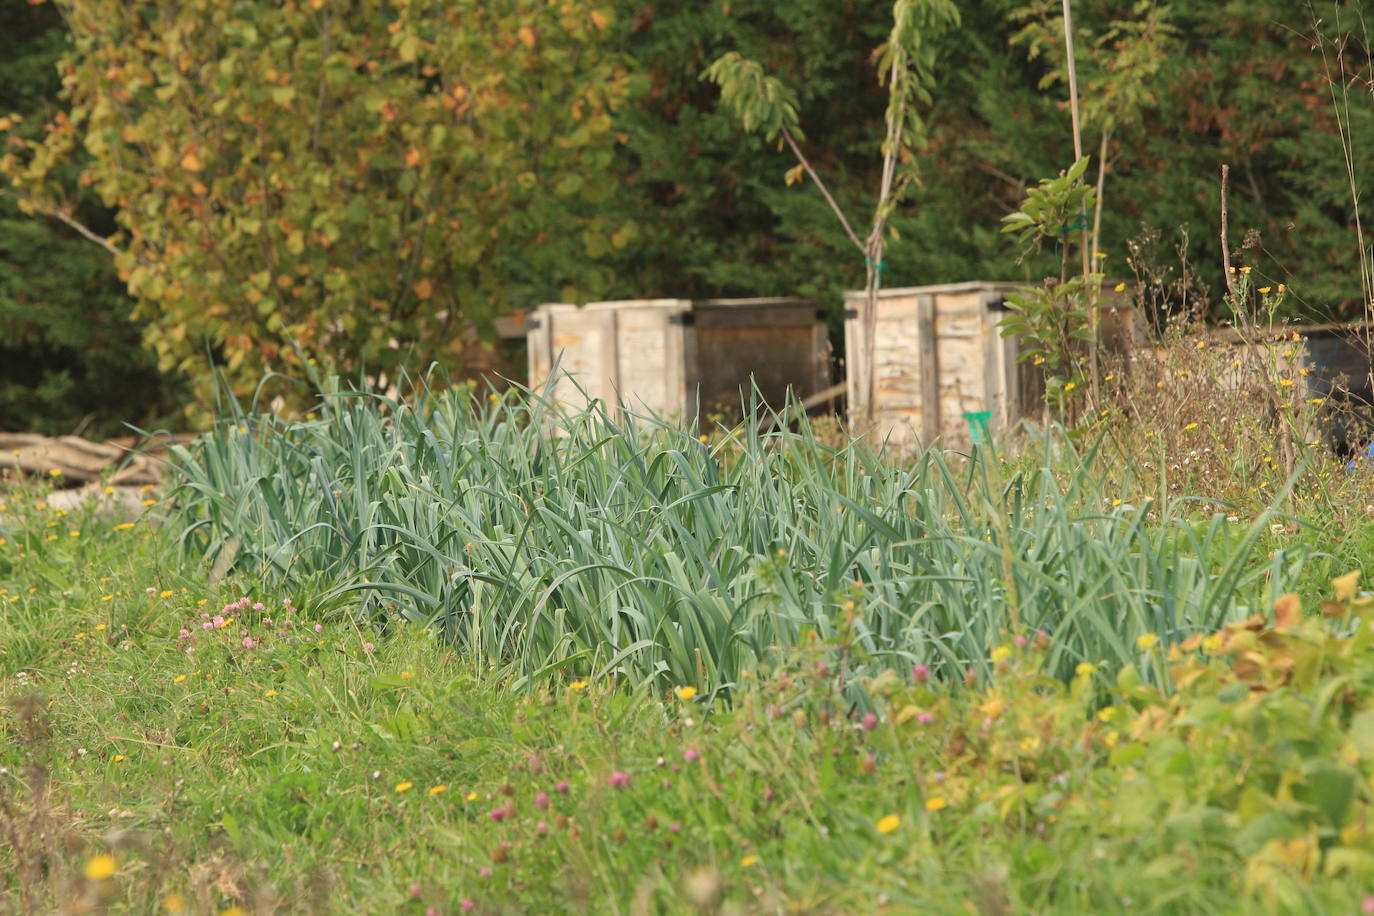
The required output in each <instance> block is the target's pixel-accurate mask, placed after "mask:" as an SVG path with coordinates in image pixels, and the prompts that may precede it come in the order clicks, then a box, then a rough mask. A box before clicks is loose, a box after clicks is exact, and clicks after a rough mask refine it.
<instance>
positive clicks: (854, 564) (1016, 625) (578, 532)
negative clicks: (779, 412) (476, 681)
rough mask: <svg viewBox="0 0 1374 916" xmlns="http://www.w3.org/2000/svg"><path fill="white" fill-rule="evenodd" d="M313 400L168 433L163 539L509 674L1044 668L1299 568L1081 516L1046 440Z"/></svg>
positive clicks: (1229, 532) (1191, 510)
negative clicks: (811, 651) (1037, 641)
mask: <svg viewBox="0 0 1374 916" xmlns="http://www.w3.org/2000/svg"><path fill="white" fill-rule="evenodd" d="M322 401H323V406H322V408H321V413H320V416H319V418H318V419H313V420H309V421H306V422H286V421H283V420H281V419H279V418H276V417H273V416H270V415H255V414H248V413H243V412H241V411H239V410H238V408H237V407H235V408H233V409H232V410H231V412H230V413H229V414H228V415H227V416H226V417H225V418H224V419H223V420H222V421H221V422H220V423H218V424H217V425H216V426H215V427H214V428H213V430H212V431H210V432H208V433H206V434H205V435H204V436H202V437H201V438H200V439H199V440H197V441H195V442H193V443H191V444H189V445H187V446H178V447H176V448H174V449H173V452H172V465H173V468H174V472H175V475H174V479H175V480H176V481H177V484H176V486H175V489H174V491H173V493H172V505H173V507H174V508H173V509H172V512H173V522H174V523H175V524H177V525H178V526H179V527H180V528H181V529H182V534H181V543H182V544H183V546H184V548H185V549H186V550H188V551H192V552H195V553H204V554H205V556H206V558H207V561H208V562H209V563H211V564H214V566H215V568H216V570H217V571H218V572H219V573H228V572H231V571H232V572H234V573H235V574H238V575H242V576H245V577H255V578H257V579H259V580H263V581H268V582H273V583H283V584H285V585H286V587H288V588H289V587H295V586H296V585H300V586H306V585H307V584H308V585H309V586H310V588H311V589H323V592H322V593H323V594H324V595H325V596H326V597H325V599H323V600H325V601H326V603H332V604H333V605H336V606H337V607H339V608H346V609H347V610H348V611H349V612H351V613H354V614H357V615H359V616H360V617H361V618H363V619H365V620H367V621H369V622H371V623H372V624H373V625H376V626H378V627H379V628H382V629H385V627H386V625H387V621H388V620H390V619H393V618H394V616H395V615H404V616H405V617H408V618H410V619H412V620H418V621H423V622H424V623H426V624H428V625H429V626H432V627H434V628H436V629H437V630H438V631H439V632H440V633H441V634H442V635H443V637H444V638H445V639H448V640H450V641H452V642H453V643H454V644H455V645H456V646H458V647H461V649H462V651H464V652H466V653H469V654H470V655H472V656H473V657H475V659H476V660H477V661H478V662H479V663H481V664H483V665H491V666H498V667H500V668H502V669H503V670H506V671H508V672H509V673H511V674H514V675H515V676H516V677H517V678H518V679H519V680H520V681H521V682H523V683H525V684H532V683H533V682H534V681H536V680H537V679H540V678H544V677H547V676H550V675H553V674H562V675H564V676H568V677H571V676H574V675H576V676H579V677H585V676H595V677H604V676H608V675H614V676H616V677H620V678H623V679H626V680H628V681H630V682H632V683H635V684H640V683H643V682H646V681H650V682H656V683H658V684H659V685H660V686H662V685H667V684H682V685H688V684H690V685H695V686H696V687H698V688H699V689H701V690H703V691H720V690H723V689H724V690H728V689H730V686H731V685H732V684H734V683H736V682H737V680H738V678H739V677H740V676H741V672H742V671H743V670H746V669H751V668H755V667H756V666H759V665H765V666H766V665H768V664H769V663H770V660H771V659H772V658H773V656H774V653H775V651H776V650H777V649H780V648H784V647H786V648H789V649H790V648H791V647H795V646H798V645H802V646H805V645H807V644H808V642H809V641H811V640H815V641H816V642H817V644H818V645H820V646H840V647H841V648H839V649H836V650H832V651H834V652H835V653H836V656H835V657H834V658H831V659H830V663H831V664H834V663H836V662H838V663H840V664H843V665H845V666H847V667H848V668H849V669H851V670H853V671H855V672H856V673H859V674H862V673H874V672H876V671H878V670H881V669H882V668H885V667H891V668H896V669H899V670H908V669H909V667H910V666H911V665H912V664H914V663H921V664H925V665H927V666H928V667H929V668H930V669H931V670H932V672H934V673H935V674H936V675H937V676H949V677H965V676H967V669H969V668H972V669H973V673H974V674H976V675H979V676H985V675H986V674H988V673H989V671H990V662H989V661H988V655H989V651H990V650H991V649H992V648H993V647H995V646H996V645H998V644H1001V643H1004V642H1007V641H1009V640H1010V639H1013V638H1014V637H1015V636H1016V635H1018V634H1020V635H1025V636H1027V637H1028V638H1035V637H1036V636H1037V635H1038V634H1037V631H1041V630H1043V631H1044V633H1045V634H1046V635H1047V636H1048V637H1049V640H1050V646H1051V648H1050V651H1049V654H1048V662H1047V663H1048V665H1049V666H1050V668H1051V670H1052V671H1053V672H1054V673H1056V674H1059V675H1063V676H1067V675H1069V674H1070V673H1071V672H1072V671H1073V670H1074V669H1075V667H1076V666H1077V665H1078V664H1079V663H1081V662H1085V661H1086V662H1093V663H1100V662H1106V663H1108V665H1109V666H1113V667H1114V666H1116V665H1119V664H1122V663H1125V662H1127V661H1130V660H1133V659H1134V658H1135V657H1136V656H1137V654H1138V649H1137V648H1136V639H1137V637H1139V636H1140V635H1142V634H1145V633H1153V634H1157V635H1158V636H1159V637H1160V638H1161V640H1163V641H1164V642H1165V643H1168V642H1171V641H1175V640H1181V639H1183V638H1185V637H1186V636H1187V635H1190V634H1191V633H1192V632H1193V631H1198V630H1209V629H1213V628H1216V627H1218V626H1220V625H1221V624H1222V623H1224V622H1226V621H1228V620H1233V619H1236V618H1239V617H1243V616H1246V615H1248V614H1250V613H1254V612H1255V611H1257V610H1263V609H1264V608H1265V607H1267V605H1268V604H1269V603H1270V602H1271V601H1272V600H1273V598H1274V597H1275V596H1276V595H1277V594H1278V592H1279V591H1280V588H1281V584H1282V583H1284V582H1285V581H1288V580H1290V579H1291V578H1293V577H1295V576H1296V575H1297V573H1298V572H1299V571H1300V568H1301V566H1302V564H1303V562H1304V554H1303V553H1302V551H1300V550H1299V551H1297V552H1287V551H1283V550H1279V551H1275V552H1274V553H1273V555H1272V556H1271V557H1269V558H1266V557H1264V556H1261V555H1259V554H1258V551H1257V550H1256V542H1257V539H1258V537H1259V535H1260V532H1261V531H1262V530H1263V528H1264V526H1265V525H1266V524H1267V519H1266V518H1265V517H1264V516H1263V515H1261V516H1260V517H1259V518H1257V519H1255V520H1254V522H1253V523H1251V524H1249V525H1247V526H1241V525H1237V524H1235V523H1229V522H1227V521H1226V519H1225V518H1224V516H1223V515H1221V514H1212V515H1211V516H1210V517H1207V514H1208V513H1207V510H1205V508H1204V511H1201V512H1199V504H1198V503H1196V502H1194V503H1188V502H1184V501H1173V502H1169V503H1164V504H1144V505H1130V504H1122V505H1119V506H1117V507H1115V508H1105V507H1106V506H1107V504H1108V502H1109V496H1110V495H1112V494H1106V493H1104V492H1103V491H1102V484H1101V483H1100V480H1101V479H1103V475H1101V474H1099V473H1098V472H1097V468H1098V464H1099V461H1100V460H1101V459H1100V457H1099V456H1098V455H1097V454H1096V452H1095V450H1093V449H1088V450H1086V451H1079V450H1076V448H1075V446H1074V445H1072V444H1071V443H1070V442H1069V441H1068V440H1067V439H1066V438H1065V437H1063V436H1058V435H1049V436H1046V437H1045V438H1044V439H1043V440H1041V442H1040V444H1039V445H1038V446H1037V448H1038V451H1037V453H1036V454H1035V455H1034V456H1033V459H1034V460H1032V461H1031V462H1030V463H1029V465H1028V467H1027V468H1026V469H1023V470H1013V469H1010V468H1006V467H1004V466H1003V465H1001V464H1000V463H998V462H996V461H993V460H985V457H990V456H980V457H978V458H977V459H976V460H973V461H968V460H966V459H965V458H964V457H962V456H953V455H947V454H942V453H940V452H937V451H929V452H926V453H924V454H922V455H920V456H918V457H917V458H916V459H915V460H914V461H912V462H910V463H908V464H905V465H901V466H896V465H893V464H891V463H889V462H887V461H885V460H884V459H883V458H881V457H880V456H879V455H877V454H875V453H874V452H873V451H872V450H871V449H869V448H868V447H866V446H865V445H864V444H863V443H859V442H849V443H846V444H844V445H842V446H839V447H835V446H829V445H826V444H823V443H821V442H819V441H818V440H817V439H816V438H815V437H813V436H812V435H810V432H809V430H808V429H807V428H806V427H805V424H804V423H803V424H802V428H801V430H800V431H791V430H788V429H786V428H779V429H774V430H771V431H769V432H764V431H763V427H762V426H761V425H760V423H759V422H758V421H757V420H746V421H745V422H744V423H743V424H741V425H740V426H739V427H737V428H735V429H734V430H730V431H723V433H724V434H723V435H721V436H718V437H717V438H716V439H715V440H714V441H713V442H711V443H709V444H708V443H704V442H702V441H699V440H698V439H697V438H695V437H693V436H691V435H689V434H686V433H684V432H682V431H680V430H678V429H676V428H674V427H672V426H670V425H668V424H665V423H662V422H659V421H658V420H655V419H653V418H650V417H643V416H637V415H634V414H627V415H625V416H624V418H623V420H617V419H613V418H612V417H611V416H610V415H608V414H607V412H605V411H604V410H603V409H601V408H600V407H599V406H595V405H594V406H593V407H592V408H590V409H587V410H585V411H581V412H570V411H567V410H565V409H563V408H560V407H556V406H554V405H551V404H549V403H547V402H546V401H545V400H543V399H542V398H540V397H538V396H536V395H533V394H515V393H512V394H508V395H507V396H505V397H503V398H500V399H496V400H485V401H484V400H482V399H480V398H477V397H475V396H474V395H473V393H472V392H471V390H470V389H467V388H463V387H458V388H452V389H448V390H446V391H443V392H435V391H430V390H425V389H421V390H419V391H418V392H417V393H416V394H414V396H412V397H409V398H407V399H405V400H396V399H391V398H387V397H382V396H378V395H375V394H369V393H348V392H343V391H340V390H338V388H337V386H330V387H328V388H327V389H326V390H325V392H324V394H323V396H322ZM751 415H752V414H751ZM779 426H784V425H783V424H779ZM1199 519H1201V520H1199ZM817 651H818V652H819V651H822V650H820V649H818V650H817Z"/></svg>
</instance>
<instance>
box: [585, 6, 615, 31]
mask: <svg viewBox="0 0 1374 916" xmlns="http://www.w3.org/2000/svg"><path fill="white" fill-rule="evenodd" d="M587 15H589V16H590V17H591V20H592V23H593V24H595V25H596V27H597V28H598V29H604V28H606V26H608V25H610V24H611V17H610V16H607V15H606V14H605V13H603V12H601V10H592V11H591V12H590V13H588V14H587Z"/></svg>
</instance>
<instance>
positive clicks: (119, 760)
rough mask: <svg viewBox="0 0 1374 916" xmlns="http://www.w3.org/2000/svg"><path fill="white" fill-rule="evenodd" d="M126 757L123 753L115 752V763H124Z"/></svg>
mask: <svg viewBox="0 0 1374 916" xmlns="http://www.w3.org/2000/svg"><path fill="white" fill-rule="evenodd" d="M124 759H125V758H124V755H123V754H115V755H114V762H115V763H122V762H123V761H124Z"/></svg>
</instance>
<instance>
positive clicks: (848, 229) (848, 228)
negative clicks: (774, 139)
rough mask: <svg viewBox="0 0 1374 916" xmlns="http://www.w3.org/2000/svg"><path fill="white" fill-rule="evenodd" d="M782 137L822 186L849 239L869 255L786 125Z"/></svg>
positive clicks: (822, 191)
mask: <svg viewBox="0 0 1374 916" xmlns="http://www.w3.org/2000/svg"><path fill="white" fill-rule="evenodd" d="M782 138H783V139H784V140H786V141H787V145H788V146H790V147H791V148H792V154H793V155H795V156H796V157H797V161H798V162H800V163H801V164H802V168H804V169H806V174H808V175H810V176H811V180H812V181H814V182H815V183H816V187H818V188H820V189H821V193H822V194H824V195H825V202H826V203H828V204H830V209H831V210H834V211H835V215H836V216H838V217H839V218H840V225H842V226H844V231H845V234H846V235H848V236H849V240H850V241H851V242H853V243H854V247H855V248H857V249H859V251H860V252H862V253H863V255H864V256H865V257H867V256H868V249H867V248H865V247H864V243H863V242H861V241H859V237H858V236H857V235H855V234H854V229H853V227H852V226H850V225H849V220H848V219H847V218H846V217H845V215H844V211H843V210H841V209H840V205H839V204H837V203H835V198H833V197H831V196H830V189H829V188H827V187H826V186H825V182H824V181H821V176H819V175H817V174H816V170H815V169H813V168H812V167H811V162H810V161H809V160H808V159H807V158H806V155H805V154H804V153H802V151H801V147H799V146H797V141H796V140H794V139H792V132H791V131H789V130H788V129H787V128H786V127H784V128H783V129H782Z"/></svg>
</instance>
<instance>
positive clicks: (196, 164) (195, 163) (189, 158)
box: [181, 150, 201, 172]
mask: <svg viewBox="0 0 1374 916" xmlns="http://www.w3.org/2000/svg"><path fill="white" fill-rule="evenodd" d="M181 167H182V168H183V169H185V170H186V171H188V172H199V171H200V170H201V164H200V157H199V156H197V155H196V151H195V150H191V151H190V152H188V153H187V154H186V155H184V156H182V157H181Z"/></svg>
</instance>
